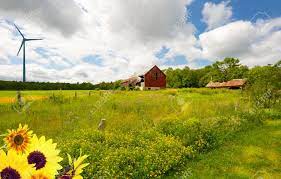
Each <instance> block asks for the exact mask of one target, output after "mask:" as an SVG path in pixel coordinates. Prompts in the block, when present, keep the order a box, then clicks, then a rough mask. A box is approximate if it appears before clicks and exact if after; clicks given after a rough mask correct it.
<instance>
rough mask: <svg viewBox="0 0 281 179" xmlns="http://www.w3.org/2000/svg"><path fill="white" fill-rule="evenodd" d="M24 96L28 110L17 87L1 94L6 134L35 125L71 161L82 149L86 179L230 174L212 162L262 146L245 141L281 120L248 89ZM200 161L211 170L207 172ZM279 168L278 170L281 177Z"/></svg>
mask: <svg viewBox="0 0 281 179" xmlns="http://www.w3.org/2000/svg"><path fill="white" fill-rule="evenodd" d="M22 96H23V97H24V98H25V99H26V100H25V107H23V109H19V108H18V107H17V106H16V104H15V101H16V100H15V99H16V92H15V91H0V131H1V133H4V132H5V131H6V129H9V128H16V127H17V126H18V124H19V123H22V124H28V125H29V127H30V128H31V129H32V130H33V131H34V132H35V133H37V134H38V135H45V136H47V138H52V139H53V140H54V141H55V142H56V143H57V144H58V147H59V148H60V149H61V150H62V151H61V155H62V156H63V157H64V158H65V155H66V153H70V154H71V155H73V156H75V155H77V154H78V153H79V150H80V149H82V150H83V152H84V153H88V154H89V155H90V157H89V158H88V162H89V163H91V164H90V166H89V167H87V168H86V170H85V175H84V176H85V178H93V177H101V176H103V177H112V176H115V177H129V178H140V177H144V178H151V177H152V178H153V177H164V176H167V177H168V176H178V177H181V176H185V175H189V174H191V175H194V176H196V177H204V176H206V173H208V172H214V176H219V174H221V175H226V174H227V173H229V172H230V171H228V170H226V169H225V170H223V169H222V171H219V169H216V167H214V165H213V164H212V161H217V162H219V164H218V166H220V165H223V167H221V168H224V167H226V166H228V165H229V163H228V162H227V161H225V160H223V159H222V158H220V153H221V152H222V151H224V150H229V153H226V154H225V155H227V154H228V155H229V156H231V157H234V156H232V153H231V151H232V150H233V151H232V152H233V153H234V154H235V155H236V154H239V152H237V151H238V150H239V148H236V149H235V148H233V147H229V146H233V145H234V144H235V145H238V144H240V139H241V142H242V143H241V145H242V144H243V145H244V146H245V147H249V146H251V145H254V144H255V143H254V144H248V143H247V142H245V140H246V139H245V138H244V135H246V134H249V135H251V136H252V138H253V141H257V140H258V139H257V138H254V137H255V136H256V134H259V135H261V136H262V134H264V133H267V132H268V131H267V129H268V130H273V129H272V128H271V127H270V125H269V123H270V122H272V121H273V123H274V124H276V125H277V127H276V128H278V127H279V128H278V129H280V125H279V124H280V123H278V122H276V121H278V119H280V118H281V115H280V106H278V105H277V106H275V107H273V108H271V109H270V110H268V109H266V110H265V109H256V108H254V107H253V105H252V103H251V99H250V98H249V97H248V95H247V94H245V93H244V92H242V91H240V90H234V91H231V90H222V89H221V90H210V89H167V90H162V91H118V90H116V91H25V92H22ZM7 99H9V100H8V102H7ZM101 119H106V127H105V129H104V131H99V130H98V129H97V128H98V125H99V122H100V120H101ZM268 125H269V126H268ZM263 126H267V127H265V128H263ZM251 131H253V132H252V133H251ZM260 131H262V132H263V133H260ZM273 132H275V133H274V134H275V135H274V137H275V139H272V140H273V142H272V143H269V144H268V145H271V144H272V145H273V144H274V147H275V148H276V150H274V151H271V153H270V152H269V153H270V154H272V156H273V158H274V157H275V158H274V159H272V160H269V161H268V162H267V163H266V167H267V168H273V169H274V168H280V158H278V157H277V158H276V156H280V154H281V151H280V147H281V146H280V142H276V141H277V139H280V137H281V136H280V131H279V133H278V130H273ZM269 137H270V136H269ZM279 141H280V140H279ZM1 144H2V143H1ZM264 145H265V144H264ZM223 147H226V148H225V149H224V148H223ZM227 147H229V148H227ZM242 147H243V146H241V148H242ZM278 148H279V149H278ZM251 149H252V148H250V149H249V150H251ZM255 149H256V148H255V147H253V150H254V151H255ZM241 150H242V149H241ZM208 155H210V156H208ZM212 157H213V158H212ZM239 157H242V156H237V160H239ZM206 158H211V159H210V160H211V161H210V160H207V159H206ZM274 161H277V162H274ZM278 161H279V162H278ZM220 162H221V163H220ZM62 164H63V165H66V161H64V162H63V163H62ZM257 165H258V164H257ZM198 166H199V167H200V169H202V170H203V171H204V172H202V174H201V175H200V172H198ZM261 166H263V165H261ZM240 169H241V168H240ZM260 169H261V167H260V166H254V167H253V168H252V169H251V170H247V172H244V173H243V175H241V170H242V169H241V170H238V169H237V170H232V175H231V176H233V177H241V176H242V177H252V176H254V175H255V173H256V172H257V171H260ZM216 172H217V173H216ZM221 172H225V173H221ZM278 172H280V170H277V169H276V170H274V171H273V172H272V173H273V174H274V176H278V175H277V174H278ZM276 173H277V174H276Z"/></svg>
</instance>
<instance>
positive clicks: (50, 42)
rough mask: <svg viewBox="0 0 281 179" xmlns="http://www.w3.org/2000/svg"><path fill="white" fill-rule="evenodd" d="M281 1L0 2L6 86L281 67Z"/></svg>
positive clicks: (0, 68)
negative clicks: (233, 62) (228, 64)
mask: <svg viewBox="0 0 281 179" xmlns="http://www.w3.org/2000/svg"><path fill="white" fill-rule="evenodd" d="M280 7H281V1H280V0H259V1H257V0H224V1H222V0H210V1H207V0H106V1H104V0H0V80H16V81H20V80H22V52H21V53H20V54H19V56H17V51H18V49H19V47H20V45H21V40H22V39H21V36H20V34H19V33H18V32H17V31H16V29H15V27H14V25H13V24H14V23H15V24H17V26H19V28H20V30H21V31H22V32H23V34H24V35H25V36H26V37H27V38H43V39H44V40H43V41H31V42H27V44H26V70H27V75H26V76H27V81H51V82H70V83H76V82H91V83H99V82H102V81H115V80H119V79H125V78H127V77H129V76H131V75H133V74H140V73H143V72H144V71H146V70H149V69H150V68H151V67H152V66H154V65H158V66H159V67H160V68H161V69H165V68H168V67H172V68H183V67H184V66H189V67H190V68H194V69H197V68H201V67H204V66H206V65H210V64H212V63H213V62H215V61H218V60H223V59H224V58H225V57H234V58H239V59H240V61H241V63H242V64H245V65H248V66H250V67H253V66H256V65H267V64H273V63H276V62H277V61H279V60H280V59H281V46H280V42H281V11H280Z"/></svg>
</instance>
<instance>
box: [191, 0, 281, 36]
mask: <svg viewBox="0 0 281 179" xmlns="http://www.w3.org/2000/svg"><path fill="white" fill-rule="evenodd" d="M206 2H213V3H216V4H218V3H220V2H222V0H210V1H206V0H195V1H193V2H192V3H191V5H190V6H188V7H187V8H188V10H189V11H190V20H191V21H192V23H193V24H194V25H195V26H196V28H197V31H198V32H197V35H198V34H201V33H202V32H204V31H205V29H206V27H207V26H206V24H205V23H204V22H202V20H201V19H202V18H203V16H202V8H203V6H204V4H205V3H206ZM230 5H231V6H232V11H233V17H232V19H233V20H246V21H250V20H253V21H255V20H257V18H263V19H267V18H268V17H267V15H269V16H270V17H271V18H276V17H280V16H281V1H280V0H231V1H230ZM264 13H266V14H267V15H264ZM254 17H256V18H254Z"/></svg>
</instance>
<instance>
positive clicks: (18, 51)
mask: <svg viewBox="0 0 281 179" xmlns="http://www.w3.org/2000/svg"><path fill="white" fill-rule="evenodd" d="M23 44H24V40H23V41H22V42H21V46H20V49H19V51H18V53H17V56H18V55H19V53H20V50H21V48H22V46H23Z"/></svg>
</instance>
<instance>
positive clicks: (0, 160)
mask: <svg viewBox="0 0 281 179" xmlns="http://www.w3.org/2000/svg"><path fill="white" fill-rule="evenodd" d="M34 171H35V169H34V167H33V165H29V164H28V163H27V162H26V158H25V156H24V155H21V154H19V153H17V152H16V151H14V150H10V151H8V153H7V154H6V153H5V152H4V151H0V178H2V179H3V178H9V179H10V178H12V179H25V178H30V176H31V175H30V174H31V173H32V172H34Z"/></svg>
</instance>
